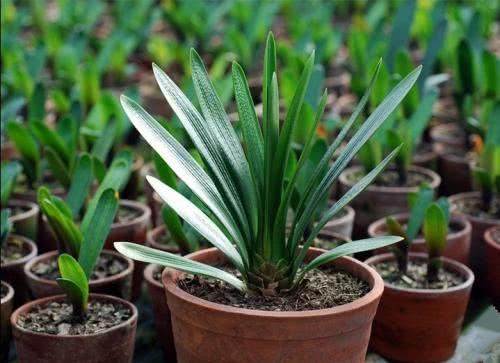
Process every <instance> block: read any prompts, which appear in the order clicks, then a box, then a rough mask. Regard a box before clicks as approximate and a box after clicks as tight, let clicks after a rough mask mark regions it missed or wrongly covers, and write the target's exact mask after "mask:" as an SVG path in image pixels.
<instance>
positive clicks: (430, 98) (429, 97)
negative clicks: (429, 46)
mask: <svg viewBox="0 0 500 363" xmlns="http://www.w3.org/2000/svg"><path fill="white" fill-rule="evenodd" d="M419 79H421V78H419ZM438 96H439V92H438V90H437V89H435V88H433V89H431V90H430V91H428V92H427V93H425V94H424V96H423V97H422V99H421V100H420V103H419V104H418V106H417V109H416V110H415V112H414V113H413V114H412V115H411V117H410V119H409V120H408V126H409V128H410V133H411V139H412V140H413V142H414V144H415V145H417V144H418V142H419V141H420V140H421V139H422V135H423V133H424V131H425V129H426V127H427V125H428V124H429V121H430V119H431V116H432V107H433V106H434V102H436V100H437V98H438Z"/></svg>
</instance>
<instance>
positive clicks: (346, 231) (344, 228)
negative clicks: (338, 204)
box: [322, 206, 355, 238]
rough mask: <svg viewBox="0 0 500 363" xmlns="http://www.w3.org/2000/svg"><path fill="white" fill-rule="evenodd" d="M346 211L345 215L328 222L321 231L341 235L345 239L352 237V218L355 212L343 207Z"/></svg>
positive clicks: (350, 208) (348, 207)
mask: <svg viewBox="0 0 500 363" xmlns="http://www.w3.org/2000/svg"><path fill="white" fill-rule="evenodd" d="M344 209H345V210H346V211H347V214H346V215H344V216H342V217H340V218H334V219H332V220H331V221H329V222H328V223H327V224H326V225H325V226H324V227H323V229H322V231H327V232H333V233H337V234H341V235H343V236H345V237H347V238H351V237H352V229H353V226H354V218H355V212H354V209H353V208H352V207H350V206H346V207H344Z"/></svg>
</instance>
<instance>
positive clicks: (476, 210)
mask: <svg viewBox="0 0 500 363" xmlns="http://www.w3.org/2000/svg"><path fill="white" fill-rule="evenodd" d="M452 207H453V209H454V211H458V212H461V213H463V214H465V215H468V216H473V217H477V218H481V219H488V220H499V219H500V199H498V198H496V199H495V200H493V203H492V207H491V208H490V210H488V211H484V210H483V209H482V206H481V200H480V198H466V199H460V200H457V201H454V202H453V206H452Z"/></svg>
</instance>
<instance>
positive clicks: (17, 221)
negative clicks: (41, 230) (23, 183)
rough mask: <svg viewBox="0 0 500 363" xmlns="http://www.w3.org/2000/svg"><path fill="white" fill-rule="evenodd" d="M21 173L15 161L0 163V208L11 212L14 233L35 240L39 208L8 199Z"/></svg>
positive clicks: (26, 202) (28, 203)
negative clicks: (0, 178)
mask: <svg viewBox="0 0 500 363" xmlns="http://www.w3.org/2000/svg"><path fill="white" fill-rule="evenodd" d="M20 172H21V165H20V164H19V163H18V162H16V161H11V162H5V163H2V166H1V171H0V174H1V176H2V181H1V206H2V208H9V209H10V211H11V216H10V219H9V220H10V222H11V223H12V228H13V231H14V233H16V234H18V235H21V236H25V237H28V238H30V239H34V238H36V233H37V226H38V214H39V208H38V206H37V205H36V204H35V203H32V202H29V201H24V200H16V199H10V196H11V193H12V189H13V188H14V183H15V180H16V177H17V175H18V174H19V173H20Z"/></svg>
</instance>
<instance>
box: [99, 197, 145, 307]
mask: <svg viewBox="0 0 500 363" xmlns="http://www.w3.org/2000/svg"><path fill="white" fill-rule="evenodd" d="M120 206H124V207H126V208H129V209H135V210H137V211H139V215H138V216H137V217H136V218H134V219H132V220H131V221H128V222H126V223H113V224H112V225H111V230H110V232H109V234H108V238H106V242H105V244H104V248H106V249H109V250H111V249H113V248H114V247H113V242H121V241H126V242H134V243H139V244H144V243H145V242H146V233H147V231H148V227H149V223H150V220H151V210H150V209H149V207H148V206H146V205H144V204H143V203H139V202H134V201H132V200H124V199H122V200H120ZM145 266H146V264H145V263H143V262H135V264H134V274H133V280H132V281H133V282H132V300H136V299H137V298H139V296H140V294H141V288H142V279H143V275H142V272H143V270H144V267H145Z"/></svg>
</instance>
